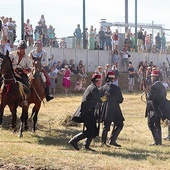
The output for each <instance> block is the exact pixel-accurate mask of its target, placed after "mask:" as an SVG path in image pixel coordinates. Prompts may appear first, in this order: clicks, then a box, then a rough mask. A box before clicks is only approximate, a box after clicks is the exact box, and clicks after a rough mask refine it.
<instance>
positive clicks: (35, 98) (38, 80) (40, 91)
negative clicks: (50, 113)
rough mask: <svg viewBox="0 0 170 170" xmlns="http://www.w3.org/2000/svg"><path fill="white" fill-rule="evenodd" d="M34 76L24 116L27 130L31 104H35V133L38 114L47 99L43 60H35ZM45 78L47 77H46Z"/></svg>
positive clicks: (33, 114) (32, 116)
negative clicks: (45, 98)
mask: <svg viewBox="0 0 170 170" xmlns="http://www.w3.org/2000/svg"><path fill="white" fill-rule="evenodd" d="M32 60H33V65H34V69H33V75H32V76H31V77H32V78H30V79H31V80H30V82H31V87H30V95H29V97H28V107H24V108H23V115H24V117H25V118H26V119H25V129H27V127H28V126H27V119H28V109H29V105H30V104H32V103H33V104H34V107H33V109H32V114H31V118H32V120H33V127H32V131H33V132H35V130H36V123H37V119H38V112H39V110H40V107H41V103H42V102H43V99H44V97H45V91H44V89H45V83H44V82H43V79H42V77H43V72H42V65H41V58H33V57H32ZM44 78H45V77H44ZM23 125H24V124H22V125H21V128H20V136H22V131H23Z"/></svg>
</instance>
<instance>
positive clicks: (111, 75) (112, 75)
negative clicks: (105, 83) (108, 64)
mask: <svg viewBox="0 0 170 170" xmlns="http://www.w3.org/2000/svg"><path fill="white" fill-rule="evenodd" d="M107 78H115V73H114V72H113V71H109V72H108V73H107Z"/></svg>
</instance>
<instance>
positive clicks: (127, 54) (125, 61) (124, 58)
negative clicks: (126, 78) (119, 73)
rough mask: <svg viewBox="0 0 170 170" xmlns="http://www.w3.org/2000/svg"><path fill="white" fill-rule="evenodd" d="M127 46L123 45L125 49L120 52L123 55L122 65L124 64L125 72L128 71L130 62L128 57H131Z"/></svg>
mask: <svg viewBox="0 0 170 170" xmlns="http://www.w3.org/2000/svg"><path fill="white" fill-rule="evenodd" d="M126 48H127V47H126V46H124V47H123V50H122V51H121V52H120V54H121V56H122V65H123V72H124V73H126V72H127V69H128V64H129V61H128V57H129V55H130V54H129V52H128V50H127V49H126Z"/></svg>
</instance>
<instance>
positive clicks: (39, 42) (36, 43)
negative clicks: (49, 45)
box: [35, 40, 43, 46]
mask: <svg viewBox="0 0 170 170" xmlns="http://www.w3.org/2000/svg"><path fill="white" fill-rule="evenodd" d="M38 44H41V45H42V44H43V43H42V41H41V40H37V41H36V42H35V46H36V45H38Z"/></svg>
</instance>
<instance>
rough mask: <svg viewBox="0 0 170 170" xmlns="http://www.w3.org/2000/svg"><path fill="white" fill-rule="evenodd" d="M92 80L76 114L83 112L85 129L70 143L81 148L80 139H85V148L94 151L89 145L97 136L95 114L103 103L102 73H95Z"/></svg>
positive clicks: (76, 147) (77, 148)
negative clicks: (100, 90) (101, 91)
mask: <svg viewBox="0 0 170 170" xmlns="http://www.w3.org/2000/svg"><path fill="white" fill-rule="evenodd" d="M91 81H92V83H91V84H90V85H89V86H88V87H87V89H86V90H85V92H84V94H83V98H82V103H81V106H80V110H79V112H78V113H76V114H81V119H82V123H84V126H85V130H83V132H81V133H79V134H77V135H75V136H74V137H73V138H72V139H71V140H70V141H69V144H71V145H72V146H73V147H74V149H76V150H79V147H78V144H77V143H78V142H79V141H80V140H82V139H85V141H84V144H83V149H85V150H87V151H94V150H93V149H91V148H90V147H89V146H90V143H91V142H92V140H93V138H95V137H96V132H97V125H96V120H97V116H96V115H95V110H96V108H97V106H98V104H99V103H101V99H100V94H99V89H98V88H99V87H100V85H101V75H98V74H93V75H92V78H91ZM73 118H74V116H73Z"/></svg>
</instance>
